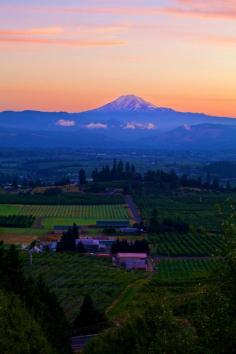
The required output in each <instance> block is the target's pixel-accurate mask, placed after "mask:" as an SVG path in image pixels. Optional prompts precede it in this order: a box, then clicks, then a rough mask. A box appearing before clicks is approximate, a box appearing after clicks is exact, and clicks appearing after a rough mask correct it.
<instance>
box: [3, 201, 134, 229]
mask: <svg viewBox="0 0 236 354" xmlns="http://www.w3.org/2000/svg"><path fill="white" fill-rule="evenodd" d="M1 215H4V216H7V215H32V216H34V217H36V218H40V219H41V220H40V223H41V226H42V227H44V228H45V229H51V228H52V227H53V226H54V225H66V226H69V225H72V224H73V223H74V222H75V223H77V224H80V225H87V224H89V225H95V224H96V221H97V220H128V219H130V216H129V211H128V208H127V207H126V206H125V205H124V204H118V205H8V204H1V205H0V216H1Z"/></svg>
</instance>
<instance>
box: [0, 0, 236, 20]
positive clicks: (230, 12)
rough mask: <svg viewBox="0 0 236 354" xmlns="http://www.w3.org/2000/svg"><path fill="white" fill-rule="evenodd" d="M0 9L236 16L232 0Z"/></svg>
mask: <svg viewBox="0 0 236 354" xmlns="http://www.w3.org/2000/svg"><path fill="white" fill-rule="evenodd" d="M0 9H1V11H5V12H6V11H7V12H12V11H14V12H16V11H20V12H21V11H22V12H24V13H25V12H31V13H49V14H55V13H64V14H65V13H71V14H82V15H83V14H88V15H92V14H94V15H99V14H100V15H104V14H107V15H112V14H114V15H128V16H156V15H160V14H169V15H182V16H195V17H202V18H228V19H230V18H231V19H234V18H236V4H235V1H234V0H229V1H226V0H212V1H203V0H200V1H197V0H169V2H168V1H167V5H166V6H142V5H138V4H136V6H119V7H118V6H75V7H73V6H71V7H70V6H32V5H29V6H23V5H18V6H17V5H14V6H13V5H0Z"/></svg>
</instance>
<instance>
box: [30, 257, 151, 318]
mask: <svg viewBox="0 0 236 354" xmlns="http://www.w3.org/2000/svg"><path fill="white" fill-rule="evenodd" d="M24 262H25V272H26V274H28V275H32V276H39V275H42V276H43V278H44V280H45V281H46V282H47V284H48V285H49V287H50V288H51V289H52V290H53V291H54V292H55V293H56V295H57V297H58V299H59V301H60V303H61V304H62V306H63V308H64V310H65V312H66V314H67V316H68V318H69V320H73V319H74V318H75V316H76V315H77V314H78V311H79V308H80V305H81V302H82V299H83V296H84V295H85V294H90V295H91V296H92V298H93V300H94V301H95V304H96V306H98V308H100V309H103V310H105V309H106V308H107V307H108V306H109V305H110V304H111V303H112V302H113V300H115V299H116V298H117V297H118V296H119V295H120V293H122V291H124V289H125V288H126V287H127V286H128V285H129V284H131V283H133V282H135V281H136V280H138V279H141V278H144V277H145V276H146V273H143V272H140V271H137V272H127V271H125V270H122V269H119V268H115V267H113V266H112V264H111V260H110V259H102V258H97V257H86V256H80V255H79V254H76V253H74V254H73V253H62V254H61V253H44V254H41V255H34V256H33V265H32V267H30V266H29V262H28V258H27V256H26V255H25V256H24Z"/></svg>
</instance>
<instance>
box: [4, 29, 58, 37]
mask: <svg viewBox="0 0 236 354" xmlns="http://www.w3.org/2000/svg"><path fill="white" fill-rule="evenodd" d="M63 32H64V30H63V28H61V27H48V28H29V29H6V30H4V29H0V36H11V35H13V36H18V35H55V34H61V33H63Z"/></svg>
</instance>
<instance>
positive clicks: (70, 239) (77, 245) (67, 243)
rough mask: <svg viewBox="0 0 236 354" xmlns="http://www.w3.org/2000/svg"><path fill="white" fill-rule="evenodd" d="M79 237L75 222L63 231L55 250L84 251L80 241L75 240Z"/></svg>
mask: <svg viewBox="0 0 236 354" xmlns="http://www.w3.org/2000/svg"><path fill="white" fill-rule="evenodd" d="M78 239H79V228H78V226H77V225H76V224H73V226H72V227H69V228H68V230H67V231H66V232H64V233H63V235H62V237H61V240H60V242H58V244H57V252H79V253H85V252H86V249H85V247H84V245H83V243H82V242H77V240H78Z"/></svg>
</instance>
